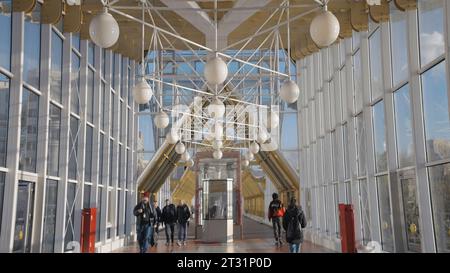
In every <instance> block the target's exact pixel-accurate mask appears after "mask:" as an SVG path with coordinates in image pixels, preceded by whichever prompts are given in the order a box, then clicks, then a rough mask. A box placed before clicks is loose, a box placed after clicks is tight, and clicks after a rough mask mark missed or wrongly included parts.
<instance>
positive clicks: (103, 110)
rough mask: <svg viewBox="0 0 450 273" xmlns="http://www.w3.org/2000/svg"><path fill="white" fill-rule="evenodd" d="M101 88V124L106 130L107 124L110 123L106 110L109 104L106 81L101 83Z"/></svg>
mask: <svg viewBox="0 0 450 273" xmlns="http://www.w3.org/2000/svg"><path fill="white" fill-rule="evenodd" d="M100 87H101V90H100V100H101V101H100V125H101V128H102V130H105V127H106V126H107V123H108V119H107V117H106V110H107V108H106V107H107V105H109V103H108V104H107V103H106V88H105V83H104V82H102V83H101V85H100Z"/></svg>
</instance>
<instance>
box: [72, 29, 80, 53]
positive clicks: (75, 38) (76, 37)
mask: <svg viewBox="0 0 450 273" xmlns="http://www.w3.org/2000/svg"><path fill="white" fill-rule="evenodd" d="M80 44H81V41H80V33H79V32H75V33H73V34H72V47H73V48H75V49H76V50H78V52H81V50H80Z"/></svg>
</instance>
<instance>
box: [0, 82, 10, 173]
mask: <svg viewBox="0 0 450 273" xmlns="http://www.w3.org/2000/svg"><path fill="white" fill-rule="evenodd" d="M8 117H9V78H8V77H6V76H5V75H3V74H1V73H0V166H3V167H4V166H6V153H7V145H8Z"/></svg>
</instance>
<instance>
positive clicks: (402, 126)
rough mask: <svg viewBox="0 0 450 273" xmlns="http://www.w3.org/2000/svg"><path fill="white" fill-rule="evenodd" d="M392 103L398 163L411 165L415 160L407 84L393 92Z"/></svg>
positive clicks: (400, 165)
mask: <svg viewBox="0 0 450 273" xmlns="http://www.w3.org/2000/svg"><path fill="white" fill-rule="evenodd" d="M394 105H395V129H396V135H397V156H398V165H399V167H400V168H402V167H407V166H412V165H414V162H415V160H414V143H413V131H412V113H411V99H410V97H409V86H408V85H405V86H403V87H402V88H401V89H400V90H398V91H396V92H395V93H394Z"/></svg>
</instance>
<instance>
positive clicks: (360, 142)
mask: <svg viewBox="0 0 450 273" xmlns="http://www.w3.org/2000/svg"><path fill="white" fill-rule="evenodd" d="M444 3H445V1H443V0H432V1H427V0H418V7H417V9H416V10H410V11H407V12H404V11H401V10H399V9H398V8H397V6H396V5H395V4H394V1H391V3H390V20H389V22H383V23H376V22H374V21H372V20H371V19H369V20H370V24H369V25H370V27H369V29H368V30H367V31H361V32H354V33H353V37H352V38H351V39H350V38H349V39H343V40H340V41H339V42H338V43H337V44H335V45H332V46H330V47H329V48H326V49H322V50H320V51H319V52H318V53H314V54H312V55H310V56H307V57H305V58H303V59H301V60H299V61H298V64H297V66H298V67H301V68H302V70H301V73H300V74H301V75H302V76H301V77H300V79H299V82H300V85H301V87H302V88H301V90H305V92H302V93H301V97H300V100H299V102H298V107H299V109H300V110H299V111H300V113H299V118H300V126H301V130H300V131H299V132H300V140H301V143H300V144H301V145H300V147H301V152H300V162H301V169H302V170H305V172H306V174H303V175H302V176H301V178H300V184H301V187H302V188H304V191H305V192H309V193H310V194H311V197H310V198H311V199H312V203H313V204H317V208H314V206H313V207H312V209H313V211H312V215H313V222H314V221H315V220H314V217H316V218H317V219H320V218H321V217H325V218H326V221H322V222H320V223H319V224H318V227H317V230H315V229H314V230H311V232H312V233H314V234H316V235H318V236H321V237H325V238H328V239H331V240H332V239H334V238H336V237H337V235H336V234H338V233H337V232H336V233H333V232H332V231H331V232H329V229H330V226H329V225H327V224H326V223H327V222H333V221H334V222H336V230H337V228H338V227H337V224H338V219H336V213H337V212H336V205H337V204H338V202H339V201H340V200H345V201H347V202H351V203H352V204H353V206H354V209H355V217H356V228H357V230H356V237H357V241H358V245H362V244H366V243H368V242H369V241H372V240H374V241H377V242H379V243H380V245H381V247H382V250H383V251H386V252H449V249H450V247H449V246H450V243H449V242H450V237H449V234H450V233H449V230H450V229H449V227H450V225H449V219H450V218H449V215H450V214H449V207H450V206H449V204H450V201H449V200H450V199H449V196H450V195H449V194H448V193H449V189H448V188H449V185H450V178H449V177H448V175H447V173H450V168H448V165H449V164H450V149H449V148H448V147H450V112H449V88H448V85H449V83H448V79H449V76H448V75H449V73H448V71H449V68H448V67H449V64H448V63H447V62H448V60H446V53H447V54H448V52H446V44H447V41H446V38H445V37H448V35H447V34H446V33H445V31H446V27H445V22H446V16H448V14H447V11H446V9H445V7H444ZM414 13H417V17H416V16H414V15H415V14H414ZM415 45H417V46H415ZM336 48H339V50H337V49H336ZM342 52H344V53H342ZM317 55H318V56H317ZM342 58H345V64H351V65H352V67H351V69H349V68H346V67H345V65H344V67H342V68H341V67H339V65H338V64H340V63H341V61H342V60H341V59H342ZM324 59H328V61H323V60H324ZM319 67H320V68H321V69H322V71H323V73H322V76H323V77H325V78H324V79H323V80H320V79H318V80H312V79H314V77H316V75H315V71H316V70H317V69H318V68H319ZM338 78H339V79H340V81H341V84H340V86H341V90H336V88H339V86H336V85H337V83H336V81H337V79H338ZM343 79H345V80H343ZM344 102H345V103H344ZM311 109H315V114H314V113H311ZM341 111H342V113H349V115H342V118H343V119H342V120H339V117H340V115H341V114H340V112H341ZM333 113H336V114H335V115H334V116H335V117H333ZM321 116H323V122H324V127H325V128H324V130H322V129H320V130H318V131H317V130H316V126H319V127H321V126H322V125H321V123H322V121H321V119H322V118H321ZM352 126H353V128H351V127H352ZM316 131H317V132H318V134H316V133H315V132H316ZM340 132H342V133H340ZM341 135H342V136H343V143H344V147H343V149H342V148H341V147H342V146H341V144H340V143H341V141H340V139H339V138H340V136H341ZM322 142H323V143H324V144H325V145H324V146H323V147H324V148H321V149H316V148H315V146H316V145H315V144H316V143H322ZM345 145H347V147H345ZM318 157H323V158H326V160H323V161H316V162H317V163H318V164H322V167H318V168H313V169H311V166H312V164H311V163H310V162H312V161H313V160H314V158H318ZM348 172H349V173H350V175H348V174H347V173H348ZM320 179H323V180H325V181H320ZM342 179H344V181H343V182H346V183H350V186H348V184H345V186H344V187H341V186H340V184H341V182H342V181H341V180H342ZM316 180H317V181H316ZM320 183H326V184H328V183H332V186H331V187H332V188H334V191H331V192H330V190H328V192H329V193H328V195H327V197H328V200H329V201H331V200H332V199H333V198H334V199H335V200H334V202H333V203H332V205H330V203H329V202H327V203H326V204H322V203H323V202H320V200H321V198H322V197H321V196H320V194H318V195H317V194H316V193H317V192H318V191H315V190H311V191H309V189H312V188H315V187H316V186H315V185H317V184H320ZM336 184H337V185H338V186H337V190H336V186H335V185H336ZM344 188H345V189H346V190H343V189H344ZM343 194H344V195H346V196H345V197H343V196H342V195H343ZM333 195H334V196H333ZM336 199H338V200H339V201H336ZM323 211H325V212H326V213H325V216H323V215H322V214H323ZM419 212H420V213H419ZM314 228H316V227H315V226H314ZM331 228H333V227H331ZM324 234H326V235H324Z"/></svg>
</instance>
